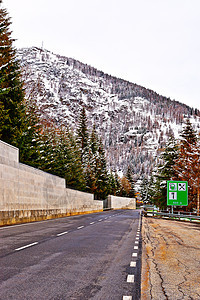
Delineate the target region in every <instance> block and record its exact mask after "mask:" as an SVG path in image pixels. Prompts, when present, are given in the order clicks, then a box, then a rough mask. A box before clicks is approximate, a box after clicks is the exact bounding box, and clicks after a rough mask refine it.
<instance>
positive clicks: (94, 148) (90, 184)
mask: <svg viewBox="0 0 200 300" xmlns="http://www.w3.org/2000/svg"><path fill="white" fill-rule="evenodd" d="M88 146H89V152H88V159H87V164H86V168H85V178H86V186H87V188H86V191H88V192H90V193H93V194H95V193H96V190H97V186H96V182H97V178H96V161H97V156H98V147H99V141H98V137H97V132H96V128H95V124H94V125H93V129H92V133H91V135H90V138H89V141H88Z"/></svg>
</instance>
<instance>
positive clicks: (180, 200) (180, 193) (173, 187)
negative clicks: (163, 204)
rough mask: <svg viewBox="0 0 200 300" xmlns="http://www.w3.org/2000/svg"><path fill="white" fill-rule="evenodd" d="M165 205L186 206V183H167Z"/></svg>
mask: <svg viewBox="0 0 200 300" xmlns="http://www.w3.org/2000/svg"><path fill="white" fill-rule="evenodd" d="M167 205H172V206H173V205H176V206H187V205H188V182H187V181H167Z"/></svg>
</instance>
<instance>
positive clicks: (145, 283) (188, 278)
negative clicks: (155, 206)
mask: <svg viewBox="0 0 200 300" xmlns="http://www.w3.org/2000/svg"><path fill="white" fill-rule="evenodd" d="M142 248H143V249H142V250H143V251H142V252H143V254H142V285H141V299H142V300H150V299H153V300H157V299H158V300H162V299H172V300H178V299H194V300H197V299H200V224H191V223H185V222H177V221H171V220H163V219H154V218H146V217H143V226H142Z"/></svg>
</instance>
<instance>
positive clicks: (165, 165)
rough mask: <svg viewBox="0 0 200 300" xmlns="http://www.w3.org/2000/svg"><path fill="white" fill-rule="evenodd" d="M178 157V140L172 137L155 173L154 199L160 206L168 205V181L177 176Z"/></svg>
mask: <svg viewBox="0 0 200 300" xmlns="http://www.w3.org/2000/svg"><path fill="white" fill-rule="evenodd" d="M177 157H178V146H177V142H176V140H175V139H174V138H173V137H171V138H170V139H169V141H168V142H167V144H166V147H165V150H164V152H163V153H162V154H161V155H160V164H159V165H158V166H157V169H156V172H155V174H154V178H155V181H154V182H153V181H152V182H153V184H154V194H153V195H152V197H150V198H151V199H152V201H153V202H154V203H155V204H156V205H157V206H159V207H160V208H166V207H167V181H168V180H172V179H174V178H175V176H176V173H175V170H174V166H175V161H176V159H177Z"/></svg>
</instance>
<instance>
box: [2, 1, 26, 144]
mask: <svg viewBox="0 0 200 300" xmlns="http://www.w3.org/2000/svg"><path fill="white" fill-rule="evenodd" d="M1 2H2V1H1ZM1 2H0V5H2V3H1ZM10 25H11V21H10V17H9V16H8V13H7V11H6V9H4V8H2V7H1V8H0V56H1V60H0V108H1V110H2V111H1V113H0V121H1V123H0V138H1V139H2V140H3V141H5V142H7V143H9V144H12V145H14V146H17V147H18V146H19V141H20V138H21V136H22V134H23V131H24V120H25V107H24V103H23V101H24V91H23V84H22V80H21V74H20V68H19V63H18V61H17V60H16V51H15V49H14V47H13V45H12V44H13V39H12V38H11V31H10V29H9V27H10Z"/></svg>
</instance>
